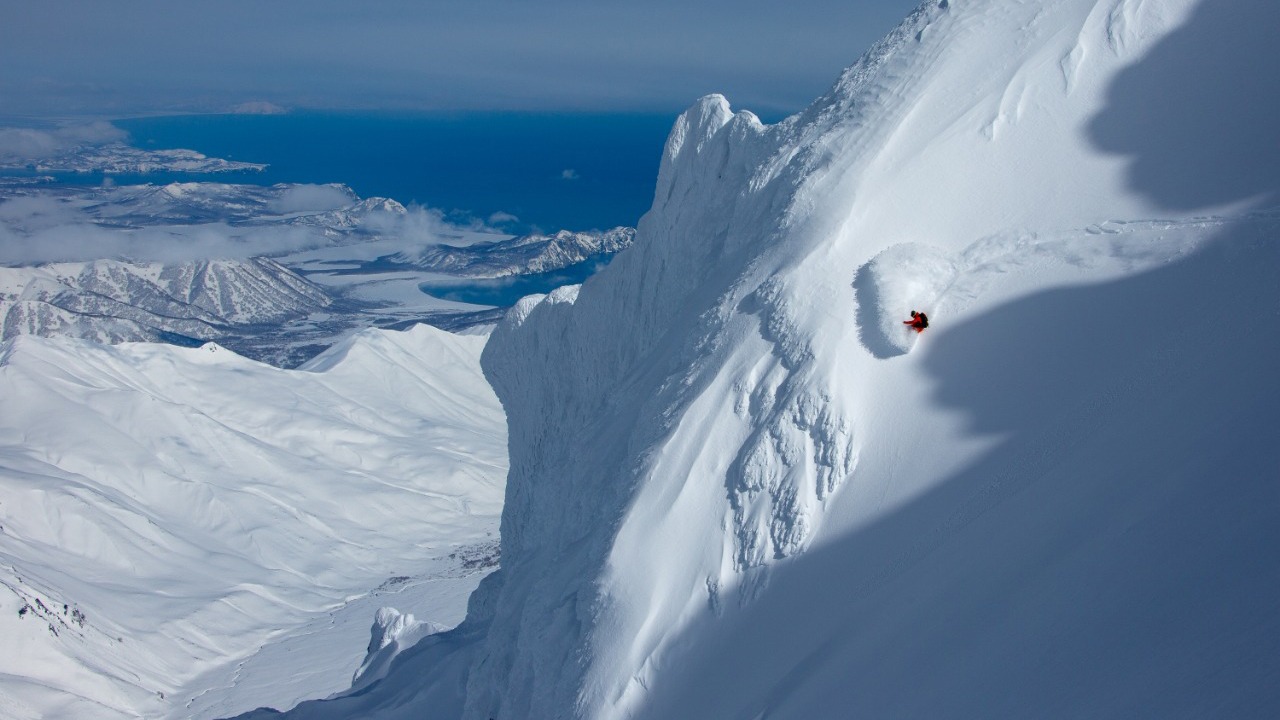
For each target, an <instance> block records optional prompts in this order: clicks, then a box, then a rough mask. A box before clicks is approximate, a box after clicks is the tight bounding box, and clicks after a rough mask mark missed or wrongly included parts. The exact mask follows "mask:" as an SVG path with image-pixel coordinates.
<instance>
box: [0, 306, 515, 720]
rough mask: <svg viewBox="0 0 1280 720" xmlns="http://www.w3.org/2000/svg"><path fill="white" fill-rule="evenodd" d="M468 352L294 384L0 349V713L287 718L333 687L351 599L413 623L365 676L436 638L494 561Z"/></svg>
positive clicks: (201, 356)
mask: <svg viewBox="0 0 1280 720" xmlns="http://www.w3.org/2000/svg"><path fill="white" fill-rule="evenodd" d="M484 342H485V339H484V338H483V337H461V336H456V335H452V334H449V333H446V332H444V331H440V330H436V329H434V328H430V327H428V326H418V327H415V328H414V329H413V330H410V331H407V332H402V333H397V332H387V331H365V332H363V333H360V334H358V335H356V336H354V337H352V338H351V339H349V340H348V341H346V342H345V343H343V344H342V345H340V346H338V347H335V348H333V349H332V350H331V351H330V352H329V353H327V354H326V355H323V356H321V357H320V358H317V359H316V360H315V361H314V362H313V363H312V364H311V365H310V366H309V367H308V369H306V370H297V371H286V370H280V369H278V368H273V367H270V366H267V365H262V364H259V363H256V362H253V361H250V360H247V359H245V358H242V357H239V356H237V355H235V354H233V353H231V352H229V351H227V350H225V349H223V348H221V347H219V346H217V345H213V344H208V345H205V346H203V347H200V348H190V349H183V348H177V347H173V346H169V345H158V344H123V345H118V346H102V345H94V344H91V343H85V342H81V341H74V340H67V339H55V340H46V339H43V338H33V337H27V336H23V337H18V338H15V339H12V340H8V341H6V342H5V343H3V344H0V406H3V407H4V412H3V413H0V557H3V563H0V645H2V646H3V647H4V648H5V652H4V653H0V715H3V716H4V717H6V718H34V717H56V716H62V717H77V718H115V717H217V716H224V715H229V714H234V713H237V712H243V711H246V710H250V709H252V708H254V707H258V706H260V705H275V706H279V707H282V708H287V707H288V706H290V705H292V704H293V703H294V702H296V701H297V700H299V699H301V698H304V697H308V696H313V695H315V694H317V693H324V694H327V693H329V692H333V691H337V690H342V689H344V688H345V687H347V684H348V683H350V681H351V679H352V673H353V671H355V670H356V668H357V667H358V666H359V665H360V660H361V650H362V646H363V643H364V642H365V641H366V640H367V639H368V637H369V635H368V632H369V630H368V628H369V623H370V622H371V621H373V620H374V612H375V611H376V610H377V609H378V607H379V605H378V604H372V603H377V602H380V603H395V604H397V605H398V604H400V603H402V602H412V603H415V604H416V603H422V605H421V606H420V607H414V606H410V607H405V610H406V611H410V610H412V611H413V612H415V613H419V614H418V617H419V618H420V619H421V620H420V621H419V622H418V623H414V622H413V619H412V618H411V617H409V618H404V619H403V621H402V622H401V623H400V624H399V625H396V623H394V622H392V621H391V620H390V619H388V620H387V622H386V623H384V625H386V629H385V632H384V633H383V635H382V638H381V639H382V640H385V641H386V642H385V643H380V644H379V647H377V648H371V650H372V651H377V652H374V653H372V654H371V656H370V657H369V659H368V660H369V662H368V663H366V666H365V667H364V669H363V670H361V677H363V678H364V682H369V681H372V680H373V679H374V678H376V677H377V676H378V674H379V673H380V672H382V671H383V670H382V668H383V664H384V663H385V662H386V661H387V660H388V659H389V658H390V657H391V656H394V654H395V653H397V652H399V651H400V650H402V649H403V648H404V647H407V646H408V645H410V644H412V642H413V640H414V639H416V638H418V637H421V636H422V635H425V634H428V633H429V632H431V631H433V630H435V629H439V626H445V625H452V624H455V623H456V622H457V621H458V619H459V617H460V613H461V610H462V607H463V605H464V601H462V600H461V599H459V598H457V597H456V595H457V592H459V590H458V586H459V585H461V587H462V588H463V589H465V590H470V588H472V587H474V584H475V582H476V579H477V577H478V575H477V574H478V573H482V572H484V571H487V570H489V569H491V567H492V566H493V564H494V563H495V562H496V553H494V552H493V550H494V549H495V548H492V547H489V546H491V545H492V544H493V542H494V541H495V537H494V535H495V533H496V530H497V527H496V521H497V514H498V511H499V509H500V506H501V498H502V480H503V473H504V472H505V464H506V460H505V449H504V446H505V434H504V428H503V418H502V411H501V408H500V407H499V406H498V403H497V400H496V398H495V397H494V396H493V394H492V392H491V391H490V390H489V388H488V385H487V383H485V381H484V378H483V377H482V376H481V374H480V370H479V365H478V355H479V352H480V349H481V347H482V346H483V344H484ZM475 546H482V547H485V548H486V549H485V550H484V552H483V553H471V552H470V551H464V550H465V549H466V548H469V547H475ZM424 586H431V587H434V588H435V591H436V593H437V597H435V598H434V599H432V596H430V595H426V596H424V595H423V591H422V589H421V588H422V587H424ZM375 596H382V597H381V598H380V599H376V600H375V599H370V600H366V598H373V597H375ZM424 597H425V598H426V599H425V601H424V599H423V598H424ZM450 603H453V605H450ZM402 607H403V606H402ZM353 613H356V616H352V615H353ZM437 613H438V614H437ZM384 615H389V612H388V613H384ZM432 623H434V625H432ZM348 626H350V627H351V629H352V632H347V629H346V628H347V627H348ZM393 626H394V627H393ZM331 636H336V637H337V638H338V639H336V640H334V639H329V638H330V637H331ZM362 636H363V637H362ZM384 645H385V646H384ZM277 648H278V649H279V650H277ZM284 650H289V651H292V652H290V653H286V652H283V651H284ZM288 657H293V658H294V659H296V660H298V661H302V660H303V659H304V658H305V659H307V660H309V661H311V664H308V666H307V667H304V668H299V667H289V666H287V665H285V664H283V663H282V662H281V661H282V659H283V658H288ZM266 658H274V660H267V659H266ZM241 669H243V670H244V672H245V674H246V675H247V677H245V676H242V675H241Z"/></svg>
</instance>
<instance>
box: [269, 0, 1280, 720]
mask: <svg viewBox="0 0 1280 720" xmlns="http://www.w3.org/2000/svg"><path fill="white" fill-rule="evenodd" d="M1277 7H1278V6H1276V5H1274V4H1272V3H1265V2H1260V1H1258V0H1239V1H1238V2H1203V3H1201V2H1194V1H1192V0H1169V1H1167V2H1139V1H1137V0H1054V1H1053V2H1047V1H1046V2H1017V3H1013V2H1008V1H1007V0H986V1H979V0H965V1H963V2H962V1H961V0H942V1H940V2H929V3H926V4H924V5H922V6H921V8H920V10H919V11H918V12H917V13H915V14H914V15H912V16H911V17H910V18H908V19H907V21H906V22H905V23H904V24H903V25H902V26H901V27H900V28H899V29H898V30H896V31H895V32H894V33H893V34H892V35H891V36H890V37H889V38H887V39H886V41H885V42H884V43H882V44H880V45H878V46H877V47H875V48H873V50H872V51H871V52H870V53H869V54H868V55H867V56H866V57H864V58H863V59H862V60H861V61H860V62H859V63H858V64H857V65H855V66H854V67H852V68H851V69H850V70H849V71H847V72H846V73H845V74H844V75H843V76H842V77H841V79H840V80H839V81H838V82H837V84H836V86H835V87H834V88H833V89H832V91H831V92H830V93H829V94H828V95H827V96H824V97H822V98H820V99H818V100H817V101H816V102H815V103H814V105H813V106H812V107H810V108H809V109H808V110H806V111H805V112H803V113H801V114H799V115H797V116H795V117H793V118H790V119H788V120H786V121H784V122H782V123H779V124H777V125H773V126H763V125H761V124H760V123H759V122H758V121H757V119H756V118H755V117H754V116H753V115H751V114H750V113H745V112H744V113H737V114H735V113H733V112H732V111H731V110H730V108H729V105H728V102H727V101H726V100H725V99H724V98H720V97H715V96H713V97H708V98H705V99H703V100H702V101H700V102H698V103H697V104H696V105H695V106H694V107H692V108H691V109H690V110H689V111H687V112H686V113H685V115H684V116H682V117H681V118H680V119H679V120H678V121H677V123H676V126H675V128H674V129H673V131H672V134H671V137H670V139H669V141H668V144H667V149H666V153H665V157H664V160H663V163H662V169H661V171H660V174H659V178H658V187H657V192H656V195H655V201H654V206H653V209H652V210H651V211H650V212H649V213H648V214H647V215H646V216H645V217H644V218H643V219H642V221H641V223H640V225H639V227H638V229H637V234H636V240H635V244H634V245H633V246H632V248H630V249H629V250H627V251H626V252H623V253H621V254H619V256H618V257H617V258H616V259H615V260H614V261H613V263H612V264H611V265H610V266H609V267H608V268H607V269H605V270H604V271H602V272H601V273H600V274H599V275H597V276H595V277H593V278H592V279H590V280H588V281H587V282H586V283H584V284H583V285H582V287H581V289H580V290H578V291H569V290H561V291H556V292H554V293H551V294H549V295H548V296H546V297H545V298H542V299H541V301H538V300H526V301H524V302H522V303H521V304H519V305H517V306H516V308H515V311H514V312H513V313H511V314H510V315H509V316H508V318H507V320H506V322H504V323H503V324H501V325H499V327H498V328H497V329H496V330H495V331H494V334H493V336H492V339H491V341H490V343H489V345H488V346H487V347H486V349H485V352H484V355H483V357H482V362H483V365H484V368H485V373H486V375H487V377H489V379H490V380H491V381H492V382H493V385H494V387H495V390H496V392H497V394H498V396H499V397H500V398H501V399H502V402H503V405H504V408H505V410H506V412H507V416H508V421H509V433H510V462H511V473H510V476H509V479H508V486H507V500H506V505H505V507H504V510H503V526H502V557H503V568H502V570H500V571H499V572H497V573H494V574H493V575H490V576H489V577H488V578H486V579H485V581H483V582H482V584H481V586H480V589H479V590H478V591H477V592H476V593H475V595H474V596H473V597H472V600H471V606H470V609H469V613H468V618H467V620H466V621H465V622H464V623H463V624H462V625H461V626H460V627H459V628H458V629H457V630H455V631H454V632H452V633H446V634H442V635H436V636H432V638H429V639H428V640H426V641H424V642H423V643H420V644H419V646H418V647H417V648H415V651H414V652H413V653H411V654H408V655H403V656H401V659H400V661H399V662H397V663H393V666H392V668H391V669H390V672H389V673H388V675H387V676H386V678H385V679H384V680H383V681H382V682H380V683H379V684H377V685H374V686H372V687H370V688H368V689H367V690H366V691H365V692H362V693H359V694H353V695H350V696H347V697H341V698H334V699H330V700H328V701H323V702H315V703H304V704H303V705H301V706H299V708H297V710H296V711H295V713H294V714H293V717H299V718H349V717H372V718H381V719H386V718H415V717H422V716H430V717H442V718H449V717H463V718H468V719H479V720H484V719H485V718H570V717H572V718H591V719H592V720H601V719H609V718H655V719H658V718H663V719H666V718H743V719H752V718H770V719H772V720H779V719H782V718H795V719H797V720H800V719H804V720H812V719H813V718H831V717H871V718H896V717H930V718H932V717H951V718H955V717H965V718H990V717H1117V718H1118V717H1134V716H1146V717H1161V718H1165V717H1207V716H1223V717H1271V716H1274V715H1275V709H1276V708H1277V707H1280V682H1278V680H1280V659H1278V658H1280V653H1277V652H1276V648H1277V638H1280V615H1278V614H1277V613H1276V611H1275V607H1274V591H1273V589H1274V588H1275V587H1280V563H1277V561H1276V555H1275V548H1276V547H1280V496H1278V495H1277V493H1278V492H1280V485H1277V483H1276V478H1277V477H1278V476H1280V473H1278V472H1277V471H1278V470H1280V447H1278V446H1277V444H1276V442H1275V438H1276V437H1277V436H1280V434H1278V433H1280V417H1278V413H1280V381H1278V380H1277V375H1276V373H1275V371H1274V370H1275V368H1276V367H1280V341H1277V339H1276V338H1277V335H1276V334H1275V333H1273V332H1270V329H1269V326H1270V325H1271V324H1272V323H1273V322H1274V321H1275V320H1276V319H1277V318H1280V283H1277V282H1276V281H1275V268H1276V267H1277V266H1280V265H1278V262H1280V247H1278V246H1277V243H1276V242H1275V238H1276V237H1280V223H1278V222H1277V216H1276V213H1275V208H1276V206H1277V202H1278V199H1280V172H1277V168H1278V167H1280V165H1278V164H1277V157H1276V147H1277V146H1276V134H1275V122H1274V118H1275V116H1276V115H1277V113H1280V107H1278V105H1280V87H1277V84H1278V83H1280V68H1277V67H1276V57H1277V56H1276V54H1275V53H1274V51H1273V47H1272V45H1273V43H1274V40H1273V38H1272V37H1271V35H1272V34H1273V32H1272V29H1273V28H1275V27H1276V26H1277V25H1280V9H1277ZM913 308H914V309H919V310H924V311H926V312H928V313H929V315H930V319H931V323H932V327H931V328H930V329H929V330H928V331H926V332H925V333H924V334H923V335H920V336H918V337H917V336H915V335H914V333H911V331H910V330H908V329H907V328H905V327H904V326H902V325H901V321H902V319H904V318H906V317H907V314H908V312H909V311H910V310H911V309H913Z"/></svg>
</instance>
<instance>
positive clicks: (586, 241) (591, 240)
mask: <svg viewBox="0 0 1280 720" xmlns="http://www.w3.org/2000/svg"><path fill="white" fill-rule="evenodd" d="M635 234H636V231H635V228H629V227H616V228H613V229H612V230H604V231H590V232H573V231H570V230H561V231H559V232H557V233H554V234H551V235H543V234H540V233H535V234H532V235H520V236H518V237H513V238H506V239H503V240H496V241H490V242H479V243H474V244H471V245H464V246H455V245H435V246H432V247H429V248H426V249H425V250H424V251H423V252H422V253H421V254H420V255H419V256H417V257H408V256H405V255H404V254H403V253H401V254H399V255H396V256H392V258H391V260H393V261H396V262H402V263H406V264H410V265H414V266H416V267H421V268H425V269H428V270H435V271H438V272H445V273H450V274H453V275H459V276H462V277H469V278H497V277H507V276H510V275H531V274H535V273H545V272H551V271H553V270H561V269H563V268H566V267H569V266H571V265H577V264H578V263H581V262H585V261H587V260H593V259H598V258H600V257H601V256H609V255H614V254H616V253H619V252H621V251H622V250H624V249H626V248H627V247H628V246H629V245H631V243H632V241H633V240H634V239H635Z"/></svg>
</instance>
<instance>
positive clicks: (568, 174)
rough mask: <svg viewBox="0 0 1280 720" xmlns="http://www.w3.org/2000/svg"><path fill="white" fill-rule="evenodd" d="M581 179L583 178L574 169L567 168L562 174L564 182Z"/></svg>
mask: <svg viewBox="0 0 1280 720" xmlns="http://www.w3.org/2000/svg"><path fill="white" fill-rule="evenodd" d="M579 177H581V176H580V175H578V171H577V170H574V169H573V168H565V170H564V172H562V173H560V178H561V179H562V180H577V179H578V178H579Z"/></svg>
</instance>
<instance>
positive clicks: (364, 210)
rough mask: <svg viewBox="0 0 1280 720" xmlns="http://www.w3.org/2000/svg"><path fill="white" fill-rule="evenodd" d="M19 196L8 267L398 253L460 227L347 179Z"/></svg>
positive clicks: (9, 230) (3, 260)
mask: <svg viewBox="0 0 1280 720" xmlns="http://www.w3.org/2000/svg"><path fill="white" fill-rule="evenodd" d="M9 195H10V196H9V197H7V198H5V197H3V196H2V195H0V264H2V265H8V266H21V265H39V264H43V263H50V262H73V261H85V260H99V259H118V260H127V261H132V262H182V261H187V260H200V259H233V258H248V257H258V256H269V257H270V256H280V255H286V254H290V253H295V252H301V251H306V250H314V249H317V248H323V247H331V246H337V245H349V244H356V243H364V242H371V241H387V242H388V246H389V247H388V250H387V252H388V254H389V253H391V252H397V251H405V252H420V251H421V250H422V249H423V248H424V247H426V246H430V245H435V244H439V243H441V242H444V241H447V240H451V239H452V238H453V236H455V235H456V234H457V232H458V228H455V227H454V226H452V225H450V224H449V223H447V222H446V221H445V220H444V218H443V215H442V213H440V212H439V211H437V210H432V209H430V208H423V207H416V206H415V207H409V208H406V207H404V206H402V205H400V204H399V203H397V202H395V201H393V200H384V199H380V198H372V199H368V200H359V199H358V198H357V197H356V196H355V194H354V193H352V192H351V191H350V190H349V189H347V188H345V187H343V186H339V185H275V186H272V187H260V186H252V185H226V184H219V183H174V184H171V185H165V186H123V187H104V188H78V189H77V188H62V187H52V188H30V187H28V188H22V189H19V190H11V191H9ZM466 230H467V231H468V232H476V231H477V230H480V231H482V232H483V231H484V230H485V229H483V228H475V227H469V228H467V229H466Z"/></svg>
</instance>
